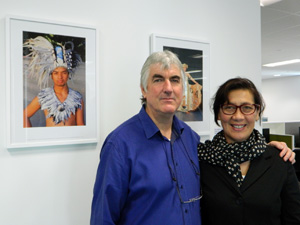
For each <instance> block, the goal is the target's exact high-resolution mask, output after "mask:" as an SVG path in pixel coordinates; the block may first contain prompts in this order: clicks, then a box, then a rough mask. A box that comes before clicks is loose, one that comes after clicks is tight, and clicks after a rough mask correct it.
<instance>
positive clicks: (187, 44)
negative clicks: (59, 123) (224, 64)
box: [150, 34, 210, 136]
mask: <svg viewBox="0 0 300 225" xmlns="http://www.w3.org/2000/svg"><path fill="white" fill-rule="evenodd" d="M150 39H151V40H150V51H151V53H153V52H156V51H163V50H170V51H172V52H174V53H175V54H176V55H177V56H178V58H179V59H180V60H181V62H182V63H183V64H186V61H189V62H190V63H191V64H193V68H191V70H187V71H186V73H189V75H191V74H192V73H194V74H198V75H197V77H193V75H192V78H191V79H194V78H195V79H194V82H196V83H198V86H202V87H200V88H202V90H201V91H202V96H201V103H200V105H199V106H198V108H197V109H193V111H190V112H187V113H186V115H184V114H182V112H180V114H178V115H177V113H176V115H177V116H178V117H179V119H181V120H183V121H185V122H186V123H187V124H188V125H189V126H190V127H191V128H192V129H193V130H194V131H196V132H197V133H198V134H199V135H201V136H209V135H210V126H209V120H210V119H209V118H210V109H209V107H210V105H209V100H210V93H209V87H210V45H209V43H208V42H203V41H199V40H195V39H189V38H181V37H174V36H167V35H161V34H152V35H151V38H150ZM191 54H195V55H194V56H193V57H194V61H192V60H189V59H188V57H189V55H191ZM197 57H198V59H200V58H201V60H200V61H199V60H198V61H197V60H196V58H197ZM198 62H199V63H198ZM195 68H196V69H195ZM194 76H195V75H194ZM190 77H191V76H190ZM197 80H198V81H197ZM196 83H195V84H196ZM186 91H187V90H186ZM191 114H193V115H192V116H191ZM180 115H183V116H181V117H182V118H181V117H180Z"/></svg>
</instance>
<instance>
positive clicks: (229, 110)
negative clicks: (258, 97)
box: [221, 104, 260, 115]
mask: <svg viewBox="0 0 300 225" xmlns="http://www.w3.org/2000/svg"><path fill="white" fill-rule="evenodd" d="M259 108H260V105H258V104H243V105H240V106H237V105H234V104H223V105H221V110H222V112H223V113H224V114H225V115H233V114H235V113H236V111H237V109H240V111H241V112H242V113H243V114H244V115H251V114H253V113H254V112H255V111H256V110H258V109H259Z"/></svg>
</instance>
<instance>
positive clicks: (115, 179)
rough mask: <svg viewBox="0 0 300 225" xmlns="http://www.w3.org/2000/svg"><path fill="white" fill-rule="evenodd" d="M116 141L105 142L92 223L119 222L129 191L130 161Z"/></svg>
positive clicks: (93, 204)
mask: <svg viewBox="0 0 300 225" xmlns="http://www.w3.org/2000/svg"><path fill="white" fill-rule="evenodd" d="M121 152H124V151H122V149H120V148H119V147H117V145H116V143H113V142H107V143H104V145H103V147H102V150H101V155H100V163H99V167H98V171H97V176H96V181H95V186H94V197H93V202H92V214H91V225H111V224H117V223H118V221H119V220H120V215H121V212H122V209H123V207H124V204H125V200H126V197H127V193H128V180H129V176H128V174H129V172H128V162H127V163H126V162H125V157H124V155H122V154H121Z"/></svg>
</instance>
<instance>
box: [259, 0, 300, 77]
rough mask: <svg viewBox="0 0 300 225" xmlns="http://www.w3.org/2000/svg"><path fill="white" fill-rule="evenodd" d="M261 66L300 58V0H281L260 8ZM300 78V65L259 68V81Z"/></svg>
mask: <svg viewBox="0 0 300 225" xmlns="http://www.w3.org/2000/svg"><path fill="white" fill-rule="evenodd" d="M261 33H262V34H261V36H262V65H264V64H267V63H273V62H280V61H286V60H291V59H300V1H299V0H281V1H280V2H277V3H274V4H271V5H268V6H264V7H261ZM277 74H280V75H281V77H282V76H300V63H295V64H290V65H285V66H278V67H271V68H269V67H264V66H262V79H270V78H276V77H274V75H277Z"/></svg>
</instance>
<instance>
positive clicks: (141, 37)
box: [0, 0, 261, 225]
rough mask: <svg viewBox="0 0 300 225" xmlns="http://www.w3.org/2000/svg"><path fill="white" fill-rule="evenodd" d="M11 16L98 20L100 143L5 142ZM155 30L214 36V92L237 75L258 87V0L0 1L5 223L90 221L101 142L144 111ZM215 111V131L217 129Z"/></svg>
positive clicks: (80, 224)
mask: <svg viewBox="0 0 300 225" xmlns="http://www.w3.org/2000/svg"><path fill="white" fill-rule="evenodd" d="M8 14H13V15H18V16H27V17H34V18H42V19H51V20H57V21H65V22H68V23H70V22H71V23H80V24H87V25H92V26H95V27H96V28H97V29H98V31H99V36H98V41H99V47H98V49H97V50H98V51H99V59H98V63H99V71H98V74H97V76H99V77H100V81H99V83H98V86H99V90H100V96H99V100H98V102H97V104H99V105H100V107H99V108H100V112H99V118H100V134H99V136H100V141H99V143H98V144H97V145H77V146H75V145H73V146H64V147H61V146H59V147H43V148H30V149H16V150H7V149H6V148H5V127H4V124H5V107H3V106H4V101H5V82H4V80H5V66H6V64H5V63H6V61H5V60H6V59H5V52H4V51H3V49H5V42H4V37H5V27H4V25H5V21H4V18H5V16H6V15H8ZM151 33H158V34H165V35H170V36H179V37H187V38H191V39H198V40H204V41H208V42H210V49H211V60H210V61H211V77H210V84H211V85H210V92H211V94H213V93H214V92H215V91H216V89H217V87H218V86H219V85H220V84H221V83H222V82H224V81H225V80H227V79H228V78H231V77H234V76H243V77H248V78H250V79H252V80H253V81H254V82H255V83H256V84H257V86H258V87H260V83H261V81H260V80H261V78H260V54H261V50H260V49H261V48H260V7H259V3H258V1H253V0H243V1H240V0H226V1H220V0H186V1H184V2H183V1H179V0H151V1H150V0H149V1H140V0H128V1H103V0H99V1H93V0H86V1H77V0H72V1H70V0H65V1H58V0H52V1H45V2H42V3H41V2H37V1H35V0H27V1H17V0H10V1H6V2H5V4H1V7H0V49H2V51H0V77H1V81H2V82H0V100H1V102H2V103H3V104H2V107H0V124H2V126H0V180H1V185H0V199H1V200H0V223H1V224H4V225H53V224H55V225H86V224H89V216H90V203H91V199H92V189H93V183H94V178H95V173H96V168H97V164H98V161H99V158H98V156H99V152H100V147H101V145H102V143H103V141H104V138H105V137H106V135H107V134H108V133H109V132H110V131H112V130H113V129H114V128H115V127H116V126H117V125H119V124H120V123H121V122H123V121H124V120H126V119H127V118H129V117H131V116H132V115H134V114H135V113H137V112H138V110H139V109H140V101H139V97H140V89H139V72H140V69H141V66H142V64H143V62H144V60H145V59H146V57H147V56H148V54H149V36H150V34H151ZM213 127H214V125H213V118H212V117H211V128H210V130H211V134H213V132H214V129H213Z"/></svg>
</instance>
